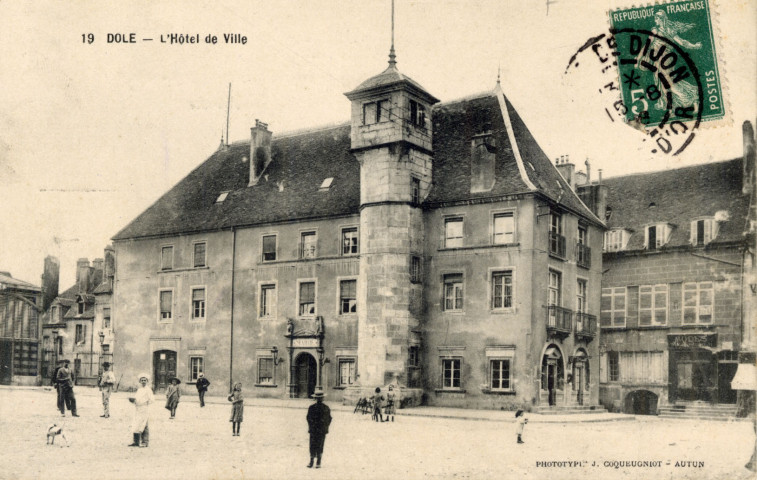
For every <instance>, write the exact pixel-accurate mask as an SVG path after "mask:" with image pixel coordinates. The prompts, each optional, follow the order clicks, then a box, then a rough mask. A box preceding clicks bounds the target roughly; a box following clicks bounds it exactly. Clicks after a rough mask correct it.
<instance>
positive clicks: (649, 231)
mask: <svg viewBox="0 0 757 480" xmlns="http://www.w3.org/2000/svg"><path fill="white" fill-rule="evenodd" d="M644 230H645V235H644V248H645V249H647V250H656V249H658V248H660V247H662V246H663V245H665V244H666V243H668V240H670V233H671V228H670V225H669V224H667V223H658V224H656V225H649V226H647V227H646V228H645V229H644Z"/></svg>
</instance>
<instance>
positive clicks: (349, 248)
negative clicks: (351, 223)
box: [342, 227, 360, 255]
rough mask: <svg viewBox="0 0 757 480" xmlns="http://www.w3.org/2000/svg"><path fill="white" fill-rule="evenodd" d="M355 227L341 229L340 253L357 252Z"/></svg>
mask: <svg viewBox="0 0 757 480" xmlns="http://www.w3.org/2000/svg"><path fill="white" fill-rule="evenodd" d="M359 238H360V237H359V236H358V232H357V228H355V227H352V228H343V229H342V255H356V254H357V253H359V250H358V240H359Z"/></svg>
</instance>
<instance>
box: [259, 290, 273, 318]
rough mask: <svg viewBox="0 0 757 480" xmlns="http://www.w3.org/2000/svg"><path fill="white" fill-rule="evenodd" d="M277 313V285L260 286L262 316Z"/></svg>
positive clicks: (271, 315)
mask: <svg viewBox="0 0 757 480" xmlns="http://www.w3.org/2000/svg"><path fill="white" fill-rule="evenodd" d="M274 315H276V285H261V286H260V316H261V317H273V316H274Z"/></svg>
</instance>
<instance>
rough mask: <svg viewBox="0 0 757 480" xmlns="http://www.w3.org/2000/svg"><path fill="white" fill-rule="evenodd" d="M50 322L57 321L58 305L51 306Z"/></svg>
mask: <svg viewBox="0 0 757 480" xmlns="http://www.w3.org/2000/svg"><path fill="white" fill-rule="evenodd" d="M50 323H58V307H57V306H56V307H53V308H52V309H51V310H50Z"/></svg>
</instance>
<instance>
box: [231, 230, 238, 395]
mask: <svg viewBox="0 0 757 480" xmlns="http://www.w3.org/2000/svg"><path fill="white" fill-rule="evenodd" d="M236 247H237V231H236V229H235V228H234V227H231V315H230V316H231V322H230V323H231V325H230V329H229V330H230V338H229V393H231V392H232V389H233V388H234V260H235V259H236Z"/></svg>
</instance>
